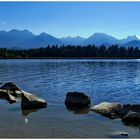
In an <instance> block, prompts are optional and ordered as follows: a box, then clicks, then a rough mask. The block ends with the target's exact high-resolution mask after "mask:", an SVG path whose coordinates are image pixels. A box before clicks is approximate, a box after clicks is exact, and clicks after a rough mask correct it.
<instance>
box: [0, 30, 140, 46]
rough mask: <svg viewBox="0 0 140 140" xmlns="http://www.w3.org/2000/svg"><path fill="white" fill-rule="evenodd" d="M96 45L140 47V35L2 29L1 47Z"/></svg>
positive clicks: (0, 34) (0, 36) (0, 32)
mask: <svg viewBox="0 0 140 140" xmlns="http://www.w3.org/2000/svg"><path fill="white" fill-rule="evenodd" d="M90 44H91V45H92V44H94V45H96V46H100V45H102V44H104V45H107V46H110V45H112V44H118V45H119V46H124V47H128V46H132V47H139V48H140V37H139V36H137V35H133V36H128V37H127V38H124V39H117V38H115V37H113V36H111V35H108V34H105V33H94V34H93V35H91V36H89V37H88V38H82V37H80V36H77V37H70V36H68V37H63V38H56V37H54V36H52V35H49V34H47V33H41V34H39V35H35V34H33V33H32V32H30V31H28V30H16V29H13V30H11V31H9V32H6V31H0V48H19V49H27V48H38V47H46V46H48V45H50V46H52V45H59V46H60V45H82V46H83V45H90Z"/></svg>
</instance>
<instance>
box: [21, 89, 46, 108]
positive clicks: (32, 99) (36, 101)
mask: <svg viewBox="0 0 140 140" xmlns="http://www.w3.org/2000/svg"><path fill="white" fill-rule="evenodd" d="M46 106H47V102H46V101H45V100H44V99H41V98H38V97H36V96H35V95H33V94H30V93H27V92H23V93H22V98H21V107H22V109H33V108H42V107H46Z"/></svg>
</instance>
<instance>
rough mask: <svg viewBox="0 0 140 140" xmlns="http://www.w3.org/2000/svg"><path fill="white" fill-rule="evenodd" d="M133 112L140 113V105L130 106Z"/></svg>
mask: <svg viewBox="0 0 140 140" xmlns="http://www.w3.org/2000/svg"><path fill="white" fill-rule="evenodd" d="M130 109H131V111H134V112H137V113H140V104H133V105H131V106H130Z"/></svg>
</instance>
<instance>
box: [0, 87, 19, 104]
mask: <svg viewBox="0 0 140 140" xmlns="http://www.w3.org/2000/svg"><path fill="white" fill-rule="evenodd" d="M13 95H14V93H13V92H12V91H10V90H3V89H0V99H6V100H7V101H8V102H9V103H15V102H16V101H17V100H18V98H17V97H15V96H13Z"/></svg>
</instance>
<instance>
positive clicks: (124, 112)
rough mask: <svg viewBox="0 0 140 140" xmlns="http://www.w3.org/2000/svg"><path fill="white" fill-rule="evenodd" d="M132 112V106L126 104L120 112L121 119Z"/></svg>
mask: <svg viewBox="0 0 140 140" xmlns="http://www.w3.org/2000/svg"><path fill="white" fill-rule="evenodd" d="M130 111H131V105H130V104H125V105H123V107H122V110H121V111H120V113H119V114H120V117H124V116H125V115H127V114H128V113H129V112H130Z"/></svg>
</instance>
